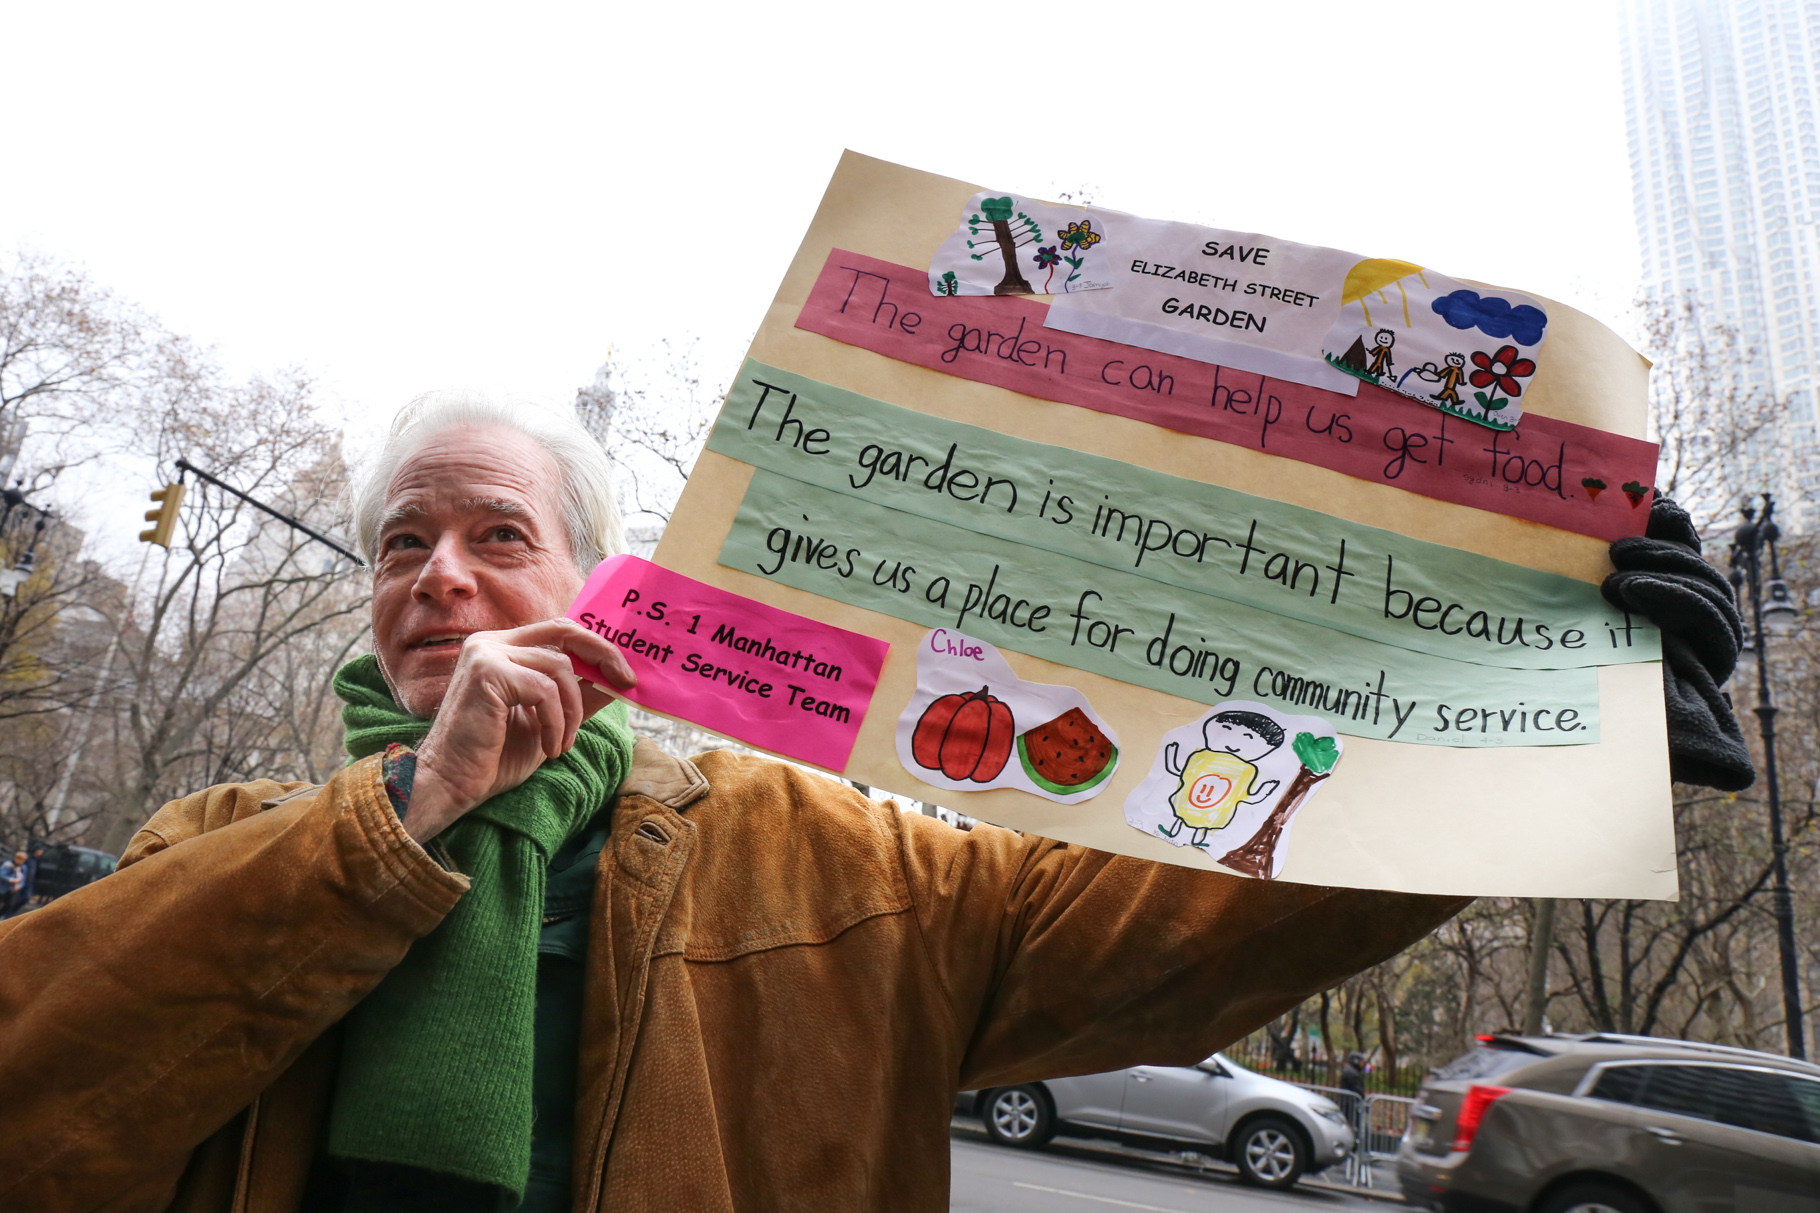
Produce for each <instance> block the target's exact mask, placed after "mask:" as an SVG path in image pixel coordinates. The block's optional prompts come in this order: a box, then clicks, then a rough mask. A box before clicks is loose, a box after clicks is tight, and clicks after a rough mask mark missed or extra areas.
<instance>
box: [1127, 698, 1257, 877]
mask: <svg viewBox="0 0 1820 1213" xmlns="http://www.w3.org/2000/svg"><path fill="white" fill-rule="evenodd" d="M1201 740H1202V742H1203V743H1204V744H1203V748H1201V749H1198V750H1196V751H1195V752H1194V753H1192V754H1190V755H1189V756H1188V761H1187V762H1181V761H1180V748H1179V747H1178V746H1177V745H1176V744H1175V743H1174V742H1171V743H1170V744H1169V745H1168V747H1167V748H1166V749H1165V751H1164V755H1163V765H1164V768H1165V769H1166V770H1167V771H1168V772H1169V773H1170V774H1171V775H1175V776H1177V777H1179V779H1180V781H1181V782H1180V783H1179V784H1178V786H1177V787H1176V790H1175V793H1174V794H1173V795H1171V796H1170V797H1169V809H1170V812H1172V813H1173V814H1174V815H1175V820H1174V822H1173V823H1172V824H1171V825H1165V826H1158V827H1157V830H1158V831H1159V832H1160V833H1161V834H1162V835H1163V836H1164V837H1165V838H1174V837H1175V836H1176V835H1177V834H1180V833H1181V832H1182V827H1183V826H1187V827H1189V828H1190V829H1191V830H1193V831H1194V832H1193V834H1192V835H1190V837H1189V844H1190V845H1191V846H1196V847H1202V848H1205V847H1206V845H1207V834H1208V832H1209V831H1211V830H1217V829H1220V828H1222V827H1223V826H1225V825H1226V823H1227V822H1229V821H1231V820H1232V815H1233V814H1234V813H1236V812H1238V809H1239V806H1240V805H1243V804H1256V803H1258V802H1260V801H1262V800H1264V799H1265V798H1266V797H1268V796H1269V795H1270V794H1271V793H1272V792H1274V791H1276V789H1277V782H1278V781H1277V780H1274V779H1268V780H1265V781H1264V782H1263V783H1262V784H1259V783H1258V768H1257V763H1258V762H1259V761H1261V760H1262V759H1263V758H1264V757H1265V756H1266V755H1268V754H1270V753H1272V752H1274V751H1275V750H1276V748H1277V747H1278V746H1280V745H1282V744H1283V728H1282V726H1281V725H1279V724H1277V722H1276V721H1274V720H1272V719H1270V717H1268V716H1265V715H1262V714H1260V713H1258V712H1243V711H1228V712H1219V713H1217V714H1215V715H1213V716H1210V717H1208V719H1207V723H1206V724H1204V725H1203V726H1202V727H1201Z"/></svg>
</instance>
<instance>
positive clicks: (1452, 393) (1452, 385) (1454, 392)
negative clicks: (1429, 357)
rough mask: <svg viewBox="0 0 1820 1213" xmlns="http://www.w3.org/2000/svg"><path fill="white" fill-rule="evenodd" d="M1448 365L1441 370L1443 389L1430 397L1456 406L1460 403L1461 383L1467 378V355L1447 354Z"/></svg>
mask: <svg viewBox="0 0 1820 1213" xmlns="http://www.w3.org/2000/svg"><path fill="white" fill-rule="evenodd" d="M1446 362H1447V367H1446V369H1445V370H1442V371H1441V390H1440V391H1438V392H1436V393H1434V394H1433V395H1431V396H1430V397H1429V399H1430V400H1439V401H1440V402H1441V403H1443V404H1451V405H1454V406H1455V407H1456V408H1457V407H1458V406H1459V403H1460V384H1461V383H1463V382H1465V380H1466V355H1465V354H1449V355H1447V359H1446Z"/></svg>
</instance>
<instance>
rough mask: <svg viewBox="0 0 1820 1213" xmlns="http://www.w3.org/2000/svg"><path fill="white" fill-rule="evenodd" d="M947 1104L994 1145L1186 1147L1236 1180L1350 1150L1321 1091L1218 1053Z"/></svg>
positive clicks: (1273, 1182) (1278, 1174) (1291, 1174)
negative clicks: (1086, 1142)
mask: <svg viewBox="0 0 1820 1213" xmlns="http://www.w3.org/2000/svg"><path fill="white" fill-rule="evenodd" d="M957 1104H958V1107H959V1110H961V1111H963V1112H967V1113H970V1114H972V1115H975V1116H978V1117H979V1118H980V1119H981V1120H983V1121H984V1122H985V1124H986V1133H987V1135H988V1136H989V1137H991V1138H992V1139H993V1140H994V1141H996V1142H999V1143H1000V1144H1002V1145H1007V1146H1022V1147H1025V1148H1028V1149H1035V1148H1036V1147H1038V1146H1041V1145H1044V1144H1045V1143H1047V1142H1048V1141H1049V1139H1050V1138H1052V1137H1054V1136H1055V1135H1056V1134H1058V1133H1066V1134H1070V1135H1073V1136H1077V1137H1101V1138H1111V1139H1113V1140H1115V1141H1120V1142H1123V1143H1125V1144H1128V1145H1133V1146H1139V1147H1142V1148H1145V1149H1152V1150H1181V1149H1184V1148H1192V1149H1194V1150H1195V1151H1196V1152H1199V1153H1204V1154H1210V1155H1212V1156H1214V1157H1216V1158H1224V1159H1226V1160H1227V1161H1229V1162H1232V1163H1234V1164H1236V1165H1237V1166H1238V1168H1239V1175H1240V1177H1241V1178H1243V1179H1245V1180H1246V1181H1248V1182H1250V1183H1254V1184H1261V1185H1263V1186H1264V1187H1268V1188H1287V1187H1290V1186H1292V1185H1293V1184H1294V1183H1295V1181H1296V1180H1298V1179H1300V1178H1301V1177H1302V1174H1303V1173H1304V1172H1306V1171H1319V1170H1323V1169H1324V1168H1327V1167H1330V1166H1333V1165H1334V1164H1335V1163H1338V1162H1342V1161H1344V1159H1345V1158H1346V1155H1347V1154H1349V1153H1351V1152H1352V1129H1351V1127H1350V1126H1349V1125H1348V1124H1347V1123H1346V1117H1345V1116H1344V1115H1343V1114H1341V1112H1340V1109H1339V1107H1338V1105H1336V1104H1335V1103H1334V1102H1333V1101H1332V1100H1331V1099H1328V1098H1327V1097H1326V1096H1325V1095H1322V1094H1320V1093H1319V1092H1316V1091H1310V1090H1307V1089H1305V1088H1303V1087H1298V1086H1296V1085H1295V1084H1293V1083H1287V1082H1282V1081H1279V1080H1278V1079H1275V1078H1268V1077H1266V1076H1264V1075H1262V1074H1253V1073H1252V1072H1251V1071H1250V1070H1247V1069H1245V1067H1243V1066H1241V1065H1238V1064H1236V1063H1234V1062H1231V1061H1228V1060H1227V1059H1226V1058H1224V1057H1222V1056H1220V1055H1219V1054H1218V1053H1215V1054H1214V1055H1213V1056H1212V1057H1209V1058H1208V1059H1207V1060H1206V1061H1203V1062H1201V1063H1199V1064H1198V1065H1193V1066H1133V1067H1132V1068H1131V1069H1129V1070H1113V1071H1111V1072H1110V1073H1106V1074H1087V1075H1084V1076H1082V1077H1080V1078H1054V1079H1050V1080H1049V1081H1047V1082H1032V1083H1024V1084H1022V1085H1020V1086H1015V1087H997V1088H995V1089H993V1090H989V1091H962V1092H961V1094H960V1097H959V1100H958V1101H957Z"/></svg>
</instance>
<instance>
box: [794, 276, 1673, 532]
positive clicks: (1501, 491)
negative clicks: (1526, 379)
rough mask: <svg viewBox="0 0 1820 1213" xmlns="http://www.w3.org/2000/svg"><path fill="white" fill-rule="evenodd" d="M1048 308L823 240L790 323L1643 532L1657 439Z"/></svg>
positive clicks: (952, 370)
mask: <svg viewBox="0 0 1820 1213" xmlns="http://www.w3.org/2000/svg"><path fill="white" fill-rule="evenodd" d="M1048 313H1049V305H1048V304H1046V303H1036V302H1034V301H1032V300H1029V299H1020V298H1015V297H1004V298H992V297H986V296H969V295H957V296H937V295H931V294H930V293H929V286H928V275H927V273H925V272H924V271H922V270H916V269H911V268H909V267H908V266H902V265H896V264H893V263H892V262H889V261H881V260H879V259H878V258H876V257H868V256H865V255H864V254H862V253H849V252H846V251H844V250H842V249H835V250H834V251H833V252H832V253H831V254H829V256H828V261H827V264H825V265H824V266H823V267H822V272H821V276H820V277H819V278H818V279H817V280H816V283H815V288H814V289H813V290H812V291H810V293H809V300H808V302H807V303H806V304H804V306H803V310H802V314H801V315H799V316H798V317H797V319H796V326H797V327H798V328H801V329H807V330H808V331H810V332H813V333H820V334H822V335H823V336H825V337H832V338H834V339H835V340H837V341H844V342H846V343H847V344H849V345H857V346H860V347H862V348H864V349H868V350H872V351H875V352H876V353H880V354H884V355H885V356H887V357H890V358H896V359H898V360H899V361H901V362H909V363H913V364H915V365H917V366H925V367H928V368H929V369H931V370H936V371H941V372H943V373H945V374H949V375H958V376H960V377H962V378H964V379H974V380H978V381H979V382H981V383H990V384H994V385H996V386H998V387H1003V388H1010V389H1011V390H1012V391H1014V392H1022V393H1024V394H1025V395H1027V396H1036V397H1039V398H1041V399H1044V400H1055V401H1060V402H1061V403H1063V404H1073V405H1079V406H1080V407H1082V408H1088V409H1093V410H1095V411H1097V412H1102V413H1115V414H1117V415H1119V416H1121V417H1132V418H1135V419H1137V420H1139V421H1147V422H1149V423H1151V424H1152V425H1159V426H1162V427H1164V428H1165V429H1171V430H1176V431H1179V432H1181V433H1184V434H1198V435H1200V436H1202V437H1204V438H1213V439H1217V440H1219V441H1221V442H1229V443H1232V444H1234V445H1236V446H1245V447H1250V448H1252V449H1254V450H1260V451H1264V452H1265V453H1267V454H1271V455H1280V456H1282V457H1283V458H1285V459H1296V460H1300V461H1301V462H1303V463H1312V464H1316V465H1318V466H1320V467H1324V468H1331V469H1332V470H1334V471H1336V472H1343V473H1345V474H1346V475H1348V476H1354V477H1357V478H1358V479H1360V480H1371V481H1376V482H1378V483H1380V484H1388V485H1391V486H1393V487H1395V488H1400V489H1408V490H1409V491H1410V492H1412V493H1420V494H1422V495H1423V496H1425V497H1433V498H1436V499H1438V500H1441V501H1451V502H1454V503H1455V504H1458V505H1467V506H1472V507H1474V508H1475V509H1481V510H1490V511H1492V512H1494V513H1498V514H1508V515H1510V516H1512V517H1515V518H1525V519H1528V520H1529V521H1531V522H1540V523H1543V524H1545V525H1547V526H1552V527H1559V528H1560V529H1561V530H1564V531H1575V532H1577V533H1579V534H1582V535H1592V536H1595V537H1597V538H1600V539H1617V538H1619V537H1620V536H1623V535H1641V534H1642V533H1643V527H1644V524H1645V523H1646V522H1647V521H1648V518H1649V501H1650V494H1649V493H1648V492H1647V491H1645V492H1642V493H1635V494H1627V493H1625V492H1624V491H1623V489H1622V486H1623V485H1624V484H1625V483H1626V482H1635V483H1637V484H1639V485H1641V486H1643V487H1644V489H1645V490H1647V489H1648V486H1650V485H1652V484H1654V483H1655V476H1656V444H1655V443H1653V442H1643V441H1640V440H1638V439H1635V438H1626V437H1623V436H1622V435H1619V434H1612V433H1608V432H1606V431H1604V430H1599V429H1594V428H1592V427H1590V426H1584V425H1575V424H1573V423H1572V422H1568V421H1559V420H1556V419H1554V418H1552V417H1542V416H1538V415H1536V414H1534V413H1530V414H1526V415H1525V416H1524V418H1523V423H1522V425H1521V426H1520V427H1519V428H1518V429H1516V430H1514V431H1511V432H1509V433H1499V432H1496V431H1493V430H1489V429H1486V428H1485V427H1483V426H1476V425H1473V424H1471V423H1470V422H1465V421H1461V420H1460V419H1458V418H1453V417H1448V416H1447V415H1446V414H1444V413H1440V412H1437V411H1436V410H1434V409H1429V408H1424V407H1423V406H1422V405H1420V404H1417V403H1416V402H1414V401H1412V400H1406V399H1404V398H1403V397H1401V396H1398V395H1396V394H1395V393H1394V392H1389V391H1386V390H1385V389H1383V388H1380V387H1376V386H1373V385H1370V384H1363V383H1362V384H1360V385H1359V394H1358V395H1357V397H1351V396H1342V395H1340V394H1339V393H1337V392H1329V391H1326V390H1324V389H1321V388H1314V387H1305V386H1303V385H1301V384H1296V383H1286V382H1284V381H1283V380H1280V379H1270V378H1267V377H1265V376H1263V375H1258V374H1255V373H1252V372H1249V371H1235V370H1233V369H1231V368H1230V367H1221V366H1214V365H1213V364H1211V363H1205V362H1196V361H1193V360H1192V359H1188V358H1180V357H1177V356H1175V355H1173V354H1164V353H1158V352H1156V351H1153V350H1144V349H1138V348H1137V347H1135V346H1129V345H1121V344H1119V343H1117V342H1113V341H1103V340H1101V339H1099V338H1097V337H1083V336H1079V335H1077V334H1074V333H1067V332H1062V331H1060V330H1058V329H1050V328H1045V327H1043V320H1044V317H1046V316H1047V315H1048ZM1586 480H1594V481H1599V482H1603V485H1604V487H1603V488H1599V487H1597V486H1596V485H1593V486H1589V485H1586V484H1584V483H1583V482H1584V481H1586ZM1633 498H1634V500H1633Z"/></svg>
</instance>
